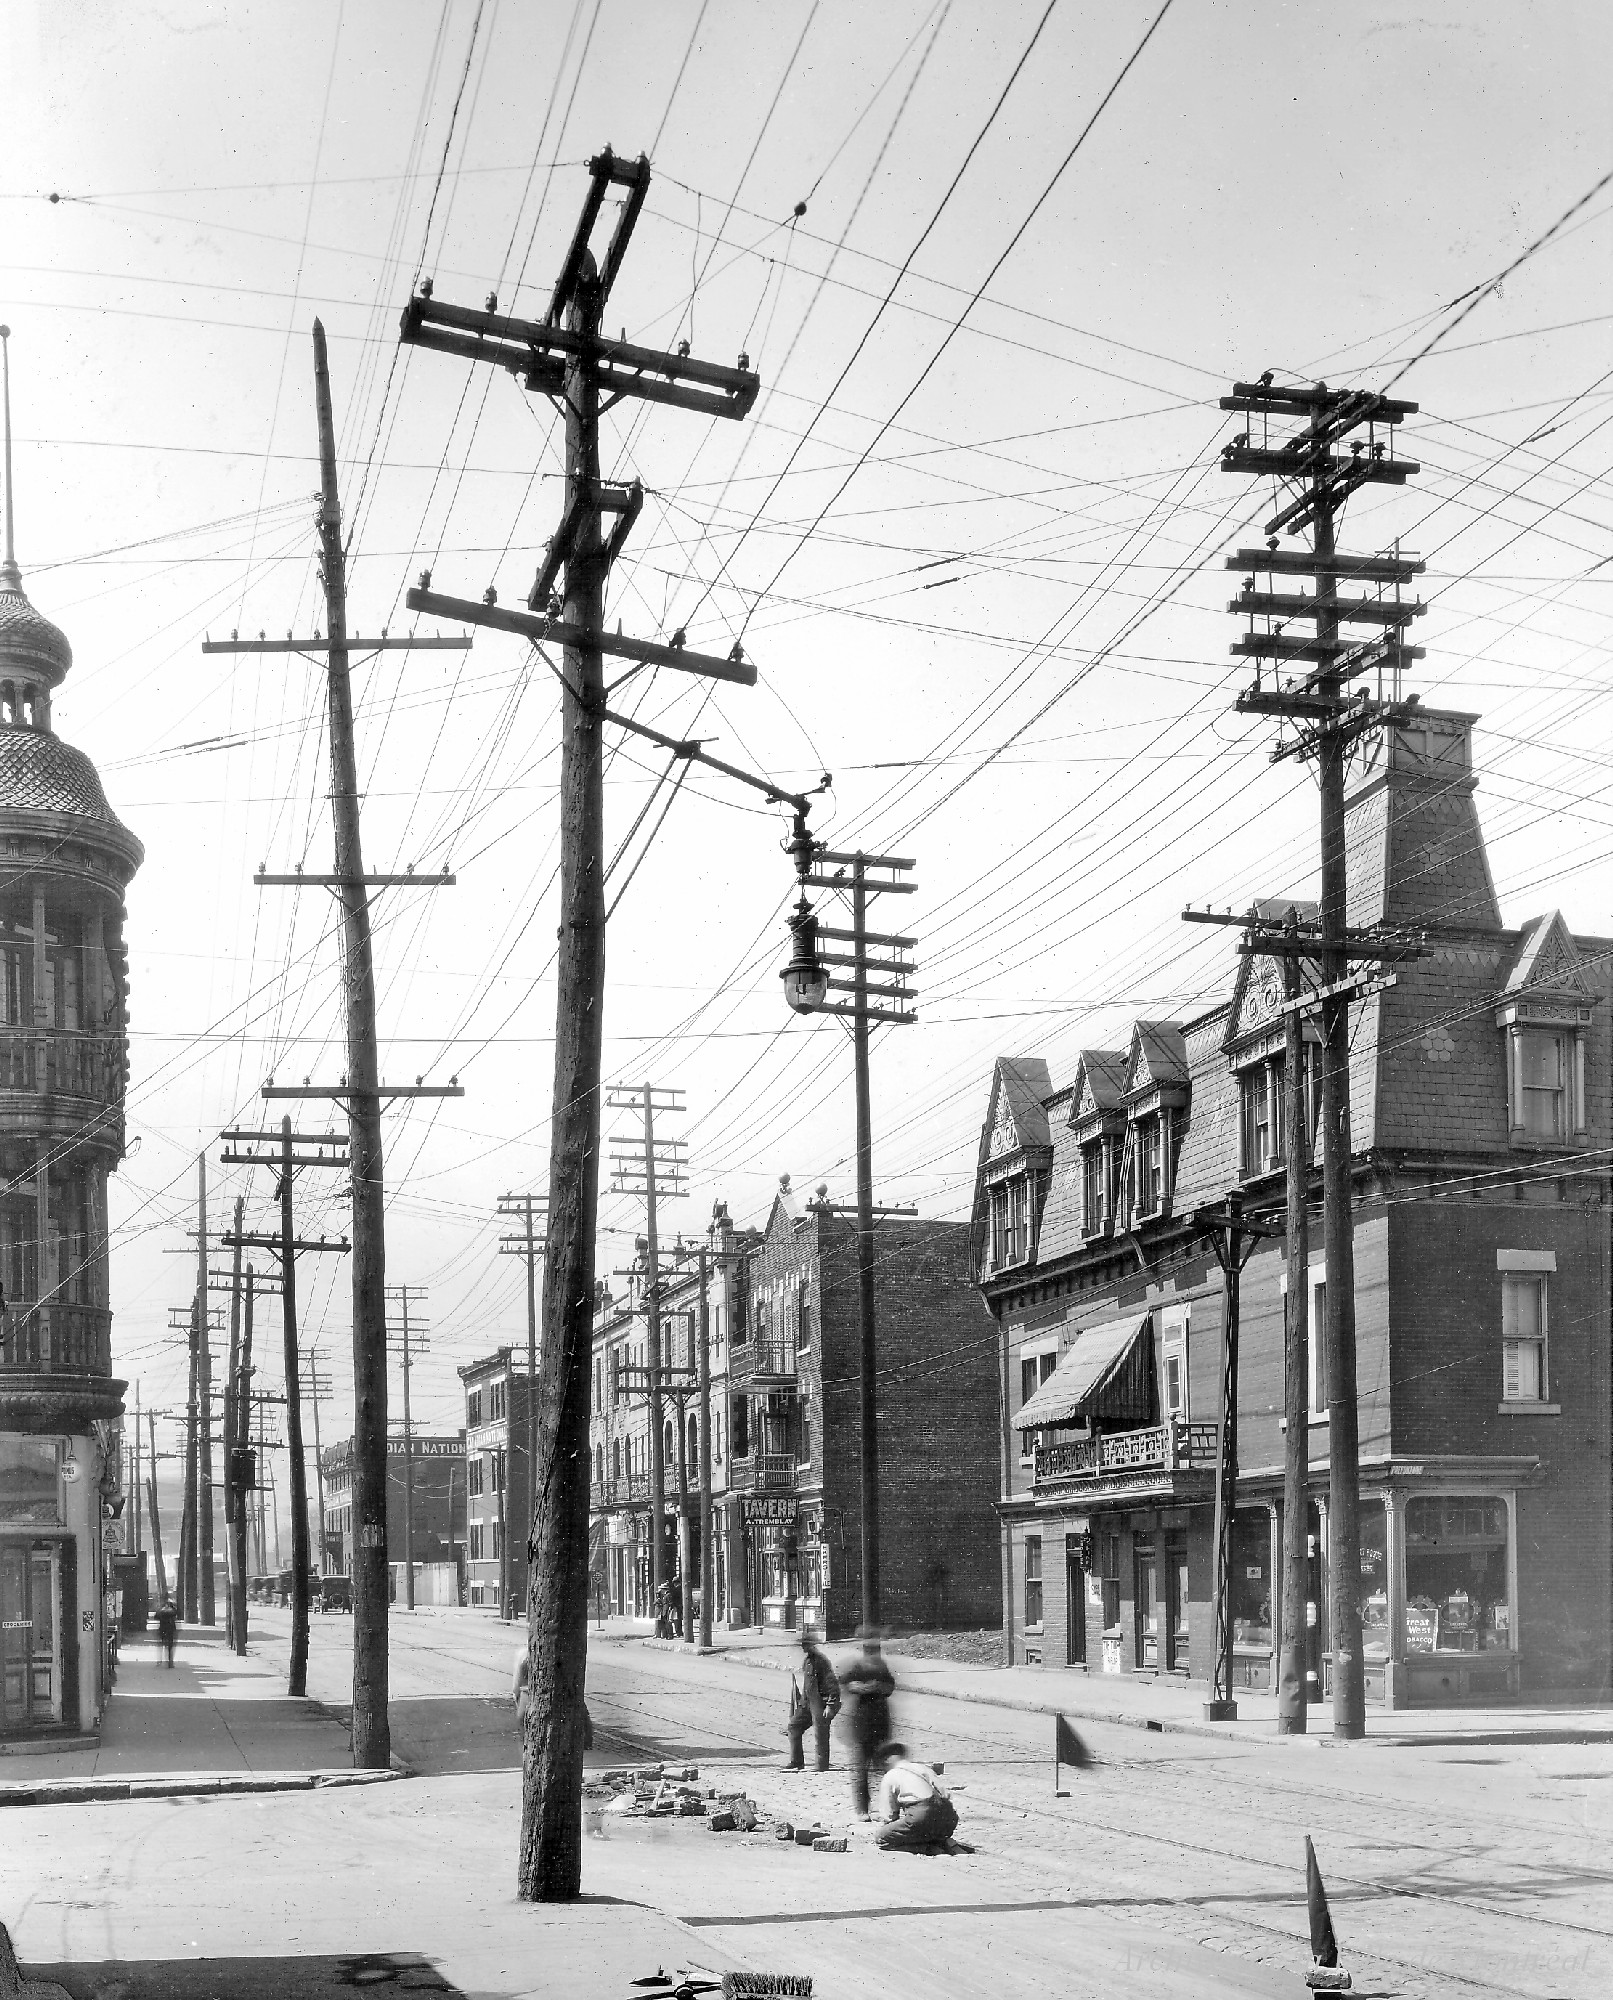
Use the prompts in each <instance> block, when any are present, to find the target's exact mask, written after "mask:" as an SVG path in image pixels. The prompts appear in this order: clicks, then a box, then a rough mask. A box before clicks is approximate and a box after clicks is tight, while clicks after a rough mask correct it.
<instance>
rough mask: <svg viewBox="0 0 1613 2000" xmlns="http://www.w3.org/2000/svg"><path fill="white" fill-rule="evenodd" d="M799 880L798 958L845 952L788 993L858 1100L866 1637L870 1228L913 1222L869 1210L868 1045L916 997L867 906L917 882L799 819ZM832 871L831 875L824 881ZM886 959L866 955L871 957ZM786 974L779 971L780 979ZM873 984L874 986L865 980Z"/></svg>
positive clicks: (873, 1353) (865, 1615)
mask: <svg viewBox="0 0 1613 2000" xmlns="http://www.w3.org/2000/svg"><path fill="white" fill-rule="evenodd" d="M790 852H791V854H792V855H793V856H794V857H795V866H796V874H797V876H798V878H799V880H800V884H801V888H802V891H803V896H802V902H801V906H800V912H799V914H798V915H797V916H796V917H795V918H793V919H792V920H791V925H790V928H791V930H792V931H794V932H795V934H796V938H797V946H798V949H799V948H800V947H801V946H802V945H805V946H806V947H807V950H808V954H809V956H810V955H811V944H812V940H813V938H816V939H824V938H827V939H828V940H829V941H830V942H831V943H836V944H848V945H850V947H851V951H850V953H849V955H848V954H847V953H845V952H817V953H816V964H817V965H818V966H825V965H832V966H837V967H841V966H843V967H846V968H848V969H849V970H850V972H851V977H850V978H849V979H847V978H845V977H843V976H842V975H841V974H840V973H838V972H836V973H831V974H829V975H828V976H827V977H826V978H821V975H820V978H821V984H820V986H819V989H818V996H817V998H816V999H815V1000H813V1001H811V1003H810V1004H803V1002H802V999H801V998H799V997H796V996H795V995H794V994H793V992H792V990H791V987H790V986H788V985H787V986H786V993H787V996H789V998H790V1004H791V1006H793V1007H796V1008H797V1009H798V1010H799V1011H800V1012H803V1013H822V1014H838V1015H840V1016H842V1017H843V1018H845V1019H848V1020H849V1021H850V1022H851V1036H852V1049H853V1067H854V1071H855V1076H856V1091H857V1309H858V1334H859V1338H858V1370H857V1394H858V1414H859V1427H860V1433H861V1452H860V1461H861V1463H860V1488H861V1496H860V1497H861V1501H862V1506H861V1515H862V1525H861V1541H860V1547H859V1556H860V1567H861V1570H862V1622H863V1625H864V1627H865V1629H867V1630H869V1631H875V1630H877V1629H878V1626H879V1622H880V1621H879V1420H878V1410H877V1400H876V1395H875V1387H876V1383H877V1380H878V1342H877V1338H876V1330H875V1325H874V1224H875V1221H876V1220H877V1219H878V1218H880V1217H883V1216H890V1215H912V1214H913V1213H914V1210H912V1209H910V1208H876V1207H875V1206H874V1140H873V1112H872V1108H871V1105H870V1099H869V1086H868V1042H869V1037H870V1034H871V1032H872V1030H873V1028H874V1027H875V1026H876V1025H877V1024H879V1023H881V1022H887V1021H888V1022H894V1023H897V1024H900V1025H904V1026H905V1025H906V1024H908V1023H909V1022H912V1021H915V1020H916V1019H917V1018H918V1016H917V1015H916V1014H915V1013H914V1012H913V1011H912V1008H911V1006H910V1004H909V1003H910V1002H911V1000H912V998H913V995H914V991H915V989H914V988H913V987H912V985H911V984H910V983H909V980H910V976H911V974H912V972H913V969H914V967H913V961H912V960H911V958H910V957H909V956H908V954H909V953H910V952H911V951H912V950H913V949H914V946H915V943H916V940H915V939H913V938H910V937H896V936H893V935H890V934H884V933H880V932H876V931H871V930H869V928H868V902H869V898H870V897H872V896H910V895H912V894H913V893H914V891H915V890H916V889H917V887H918V884H917V883H916V882H909V881H904V880H902V879H901V878H902V877H903V876H905V875H906V874H907V873H908V871H909V870H910V869H911V868H912V867H913V866H914V864H913V863H912V862H911V861H908V860H904V859H902V858H900V857H898V856H896V855H892V854H861V853H858V854H833V853H830V852H829V851H828V850H827V849H825V848H823V847H820V846H819V845H818V844H817V843H816V842H815V841H813V840H811V839H809V838H808V836H807V832H806V825H805V821H804V818H801V817H798V818H797V820H796V831H795V837H794V838H793V839H792V840H791V842H790ZM831 871H833V872H831ZM807 889H832V890H834V891H835V892H836V893H837V894H839V895H841V896H849V898H850V901H851V929H850V930H849V931H848V930H835V929H831V928H830V927H829V926H828V925H825V924H820V923H818V922H817V921H816V919H815V918H814V917H812V915H811V914H810V913H809V912H808V911H807V908H806V901H805V895H804V892H805V891H806V890H807ZM871 947H872V948H873V950H874V951H876V952H879V953H882V954H883V956H879V957H873V956H870V948H871ZM792 969H793V968H786V974H785V976H786V979H787V980H788V979H789V977H790V973H791V971H792ZM870 975H873V977H870ZM824 990H827V991H830V992H842V993H849V994H850V995H851V996H852V997H851V1000H850V1002H849V1003H847V1002H845V1001H836V1000H826V999H824V998H823V997H822V995H823V992H824ZM823 1206H825V1207H826V1208H828V1209H830V1210H831V1212H837V1213H838V1212H841V1211H838V1210H836V1209H835V1207H834V1204H832V1203H825V1204H823Z"/></svg>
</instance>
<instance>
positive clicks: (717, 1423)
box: [711, 1410, 722, 1465]
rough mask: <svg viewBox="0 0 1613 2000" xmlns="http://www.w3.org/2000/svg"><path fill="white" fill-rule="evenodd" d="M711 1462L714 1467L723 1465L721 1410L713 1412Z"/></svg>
mask: <svg viewBox="0 0 1613 2000" xmlns="http://www.w3.org/2000/svg"><path fill="white" fill-rule="evenodd" d="M711 1462H712V1464H713V1465H721V1464H722V1411H721V1410H713V1411H712V1413H711Z"/></svg>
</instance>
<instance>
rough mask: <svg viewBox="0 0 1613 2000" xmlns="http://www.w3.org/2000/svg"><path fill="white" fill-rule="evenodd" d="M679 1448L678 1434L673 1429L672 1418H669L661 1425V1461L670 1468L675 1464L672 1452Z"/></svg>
mask: <svg viewBox="0 0 1613 2000" xmlns="http://www.w3.org/2000/svg"><path fill="white" fill-rule="evenodd" d="M676 1450H677V1441H676V1436H675V1434H674V1432H673V1429H672V1419H671V1418H670V1417H668V1418H667V1420H666V1422H665V1423H664V1424H663V1425H662V1426H661V1463H662V1465H663V1466H664V1467H665V1468H667V1469H668V1470H670V1469H671V1468H672V1466H673V1464H674V1462H675V1461H674V1460H673V1457H672V1454H673V1452H674V1451H676Z"/></svg>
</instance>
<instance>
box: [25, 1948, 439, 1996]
mask: <svg viewBox="0 0 1613 2000" xmlns="http://www.w3.org/2000/svg"><path fill="white" fill-rule="evenodd" d="M23 1974H24V1977H25V1979H27V1980H30V1981H36V1980H37V1981H44V1980H53V1981H55V1982H56V1984H57V1985H58V1986H60V1987H62V1988H63V1989H64V1990H65V1991H66V1992H67V1993H69V1994H70V1995H71V1996H72V2000H103V1996H108V1995H112V1994H115V1995H116V1996H117V2000H218V1996H219V1995H221V1994H226V1993H227V1994H228V1995H229V1996H230V2000H288V1996H292V1995H295V1996H297V2000H323V1996H326V1995H329V1996H331V2000H335V1996H337V1995H345V1994H349V1993H352V1992H354V1991H355V1990H361V1989H366V1988H371V1987H376V1988H379V1987H386V1988H388V1989H392V1988H397V1989H401V1990H406V1991H408V1992H410V1993H449V1994H457V1993H462V1992H463V1988H461V1987H458V1986H455V1985H453V1984H451V1983H450V1982H449V1981H448V1980H446V1979H444V1977H443V1976H442V1974H441V1973H440V1972H439V1971H438V1970H437V1968H436V1966H435V1964H434V1963H433V1962H432V1961H431V1960H430V1959H429V1958H422V1957H421V1956H420V1954H419V1953H418V1952H412V1951H400V1952H366V1953H364V1954H362V1955H360V1956H355V1957H352V1958H321V1957H314V1956H310V1957H307V1958H300V1957H278V1958H172V1959H168V1958H164V1959H120V1960H118V1961H116V1962H115V1963H108V1964H104V1965H41V1964H39V1963H37V1962H33V1963H30V1964H28V1965H26V1966H24V1967H23ZM23 1990H24V1991H25V1992H26V1991H27V1990H28V1989H27V1987H26V1986H25V1987H24V1989H23Z"/></svg>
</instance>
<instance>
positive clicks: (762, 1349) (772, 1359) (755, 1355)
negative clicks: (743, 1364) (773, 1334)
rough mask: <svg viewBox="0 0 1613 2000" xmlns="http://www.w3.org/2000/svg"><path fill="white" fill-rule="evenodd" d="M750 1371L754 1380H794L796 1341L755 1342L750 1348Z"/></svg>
mask: <svg viewBox="0 0 1613 2000" xmlns="http://www.w3.org/2000/svg"><path fill="white" fill-rule="evenodd" d="M750 1372H751V1379H752V1380H753V1381H759V1382H760V1381H766V1382H793V1381H794V1380H795V1343H794V1342H793V1341H790V1340H758V1341H756V1342H754V1343H753V1344H752V1347H751V1350H750Z"/></svg>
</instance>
